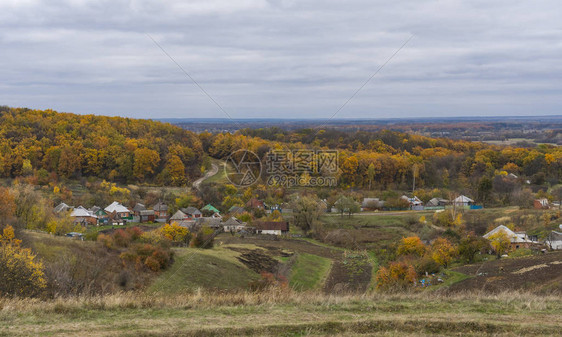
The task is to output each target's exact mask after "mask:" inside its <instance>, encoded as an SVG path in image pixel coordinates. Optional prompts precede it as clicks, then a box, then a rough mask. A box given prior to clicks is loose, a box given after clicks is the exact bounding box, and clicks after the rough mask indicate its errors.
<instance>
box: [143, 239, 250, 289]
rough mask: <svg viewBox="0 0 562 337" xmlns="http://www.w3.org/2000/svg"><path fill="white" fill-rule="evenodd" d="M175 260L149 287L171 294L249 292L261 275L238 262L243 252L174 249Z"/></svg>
mask: <svg viewBox="0 0 562 337" xmlns="http://www.w3.org/2000/svg"><path fill="white" fill-rule="evenodd" d="M174 252H175V254H176V255H175V261H174V263H173V264H172V266H171V267H170V269H168V270H166V271H165V272H164V273H162V274H161V275H160V276H159V277H158V278H157V279H156V280H155V281H154V282H153V283H152V285H151V286H150V287H149V288H148V292H149V293H152V292H162V293H167V294H173V293H181V292H184V291H192V290H195V289H198V288H207V289H245V288H247V287H248V284H249V283H250V282H251V281H253V280H256V279H257V278H258V277H259V276H258V274H257V273H255V272H253V271H252V270H250V269H248V268H247V267H246V266H245V265H244V264H242V263H241V262H240V261H238V260H237V259H236V256H238V255H239V253H237V252H235V251H232V250H230V249H225V248H213V249H198V248H177V249H174Z"/></svg>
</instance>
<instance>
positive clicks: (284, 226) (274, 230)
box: [252, 221, 289, 235]
mask: <svg viewBox="0 0 562 337" xmlns="http://www.w3.org/2000/svg"><path fill="white" fill-rule="evenodd" d="M252 225H253V227H254V228H255V229H256V233H257V234H271V235H282V234H287V233H289V223H288V222H286V221H255V222H254V223H253V224H252Z"/></svg>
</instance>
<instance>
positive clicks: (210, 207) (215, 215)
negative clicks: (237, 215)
mask: <svg viewBox="0 0 562 337" xmlns="http://www.w3.org/2000/svg"><path fill="white" fill-rule="evenodd" d="M203 211H206V212H209V213H212V215H211V216H212V217H213V218H221V215H220V213H221V212H220V211H219V210H218V209H217V208H215V206H213V205H211V204H207V205H205V207H203V208H201V213H203Z"/></svg>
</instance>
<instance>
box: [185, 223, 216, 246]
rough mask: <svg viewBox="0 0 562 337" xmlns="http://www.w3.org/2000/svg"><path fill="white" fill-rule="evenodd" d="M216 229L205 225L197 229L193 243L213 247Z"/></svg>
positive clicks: (193, 244)
mask: <svg viewBox="0 0 562 337" xmlns="http://www.w3.org/2000/svg"><path fill="white" fill-rule="evenodd" d="M214 240H215V231H214V230H213V229H212V228H211V227H208V226H203V227H201V228H200V229H199V231H197V234H195V237H194V238H193V240H191V245H192V246H193V247H197V248H213V244H214Z"/></svg>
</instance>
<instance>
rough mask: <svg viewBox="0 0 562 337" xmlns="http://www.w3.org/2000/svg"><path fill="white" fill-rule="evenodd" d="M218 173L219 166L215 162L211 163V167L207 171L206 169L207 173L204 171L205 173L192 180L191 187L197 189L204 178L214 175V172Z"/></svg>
mask: <svg viewBox="0 0 562 337" xmlns="http://www.w3.org/2000/svg"><path fill="white" fill-rule="evenodd" d="M217 173H219V167H218V165H216V164H211V169H210V170H209V171H207V173H205V175H204V176H203V177H201V178H199V179H197V180H195V181H194V182H193V188H194V189H196V190H198V191H199V188H200V187H201V183H202V182H203V181H204V180H205V179H208V178H210V177H212V176H214V175H215V174H217Z"/></svg>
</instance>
